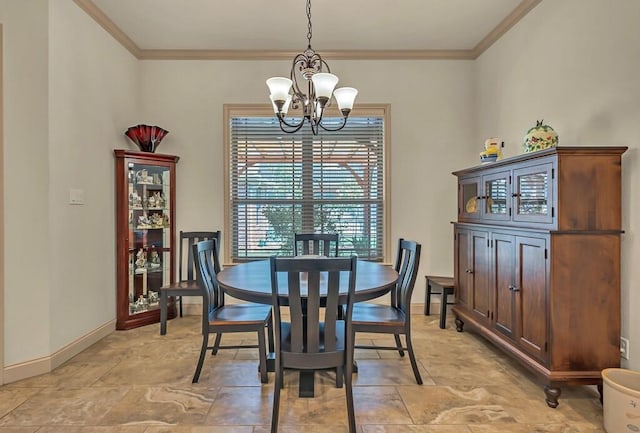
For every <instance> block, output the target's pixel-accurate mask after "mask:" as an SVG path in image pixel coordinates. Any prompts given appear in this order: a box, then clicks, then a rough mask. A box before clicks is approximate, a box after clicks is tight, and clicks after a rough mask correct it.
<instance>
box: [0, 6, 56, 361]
mask: <svg viewBox="0 0 640 433" xmlns="http://www.w3.org/2000/svg"><path fill="white" fill-rule="evenodd" d="M48 13H49V9H48V1H47V0H33V1H28V2H22V1H13V0H2V1H0V21H2V26H3V29H4V38H3V39H4V41H3V43H4V48H3V49H4V62H3V66H4V70H3V76H4V134H5V136H4V180H3V181H4V200H5V203H4V212H5V214H4V223H5V228H4V230H5V238H4V239H5V246H4V247H5V281H4V285H5V286H4V305H3V308H4V314H5V319H4V320H5V323H4V344H5V351H4V357H5V365H10V364H12V363H15V362H18V361H22V360H29V359H34V358H39V357H42V356H45V355H49V354H50V353H51V352H50V334H49V333H48V332H47V326H48V324H49V321H50V310H49V304H50V285H49V277H50V269H51V267H50V264H49V208H48V179H49V165H48V159H49V147H48V128H49V113H48V105H47V92H48V73H49V70H48V61H47V55H48V54H47V50H48V42H47V37H48V29H49V25H48ZM43 324H44V325H45V326H44V327H43Z"/></svg>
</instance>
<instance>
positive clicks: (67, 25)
mask: <svg viewBox="0 0 640 433" xmlns="http://www.w3.org/2000/svg"><path fill="white" fill-rule="evenodd" d="M0 21H2V24H3V29H4V56H5V59H4V88H5V101H4V109H5V111H4V116H5V123H4V124H5V142H4V151H5V154H4V173H5V178H4V188H5V205H4V209H5V228H4V230H5V281H4V284H5V287H4V291H5V297H4V305H3V308H4V310H5V323H4V335H5V359H4V365H5V367H7V366H12V365H15V364H19V363H22V362H28V361H33V360H37V359H39V358H44V357H48V356H50V355H51V354H53V353H55V352H56V351H57V350H59V349H61V348H62V347H64V346H65V345H67V344H69V343H72V342H73V341H74V340H76V339H78V338H80V337H82V336H84V335H86V334H87V333H89V332H91V331H93V330H95V329H97V328H99V327H100V326H102V325H104V324H105V323H107V322H110V321H112V320H113V319H114V318H115V244H114V232H115V215H114V175H113V171H114V169H113V167H114V162H113V159H114V158H113V150H112V149H113V148H116V147H121V146H122V143H123V142H124V140H126V139H125V138H124V136H123V135H122V134H123V132H124V130H125V129H126V128H125V125H127V123H128V122H129V121H130V120H131V119H132V117H133V113H136V112H138V105H139V103H140V102H139V99H138V98H137V97H136V92H137V91H138V88H137V84H138V82H137V79H138V70H137V69H138V62H137V61H136V60H135V59H134V58H133V57H132V56H131V55H130V54H129V53H128V52H127V51H126V50H125V49H124V48H122V47H121V46H120V45H119V44H118V43H117V42H116V41H114V40H113V38H112V37H111V36H109V35H108V34H107V33H106V32H105V31H104V30H102V28H100V27H99V26H97V25H96V23H95V22H94V21H93V20H92V19H91V18H89V17H88V16H87V15H86V14H85V13H84V12H82V11H81V10H80V9H79V8H78V7H77V6H76V5H75V4H73V2H71V1H59V0H29V1H16V0H0ZM70 187H74V188H81V189H84V190H85V197H86V205H84V206H70V205H68V201H69V188H70Z"/></svg>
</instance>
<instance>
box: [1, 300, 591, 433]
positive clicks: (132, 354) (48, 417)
mask: <svg viewBox="0 0 640 433" xmlns="http://www.w3.org/2000/svg"><path fill="white" fill-rule="evenodd" d="M415 310H416V311H415V312H414V313H417V312H419V311H421V309H419V308H415ZM412 318H413V326H412V327H413V330H414V333H415V335H414V346H415V348H416V351H417V358H418V362H419V364H420V369H421V373H422V377H423V380H424V385H422V386H419V385H416V383H415V381H414V378H413V374H412V372H411V366H410V364H409V360H408V359H407V357H404V358H400V357H399V356H398V354H397V353H396V352H391V351H380V352H379V353H378V352H376V351H371V350H362V351H357V352H356V359H357V360H358V366H359V373H358V374H357V376H356V377H355V378H354V386H355V387H354V400H355V411H356V420H357V425H358V431H359V432H361V433H387V432H393V433H495V432H510V433H525V432H537V433H542V432H550V433H581V432H604V429H603V427H602V422H603V421H602V405H601V404H600V402H599V399H598V393H597V391H596V390H595V387H591V386H590V387H585V386H583V387H567V388H564V389H563V395H562V397H561V398H560V405H559V406H558V408H557V409H550V408H548V407H547V405H546V404H545V402H544V393H543V392H542V385H541V384H540V383H537V382H536V380H535V378H534V377H532V376H531V375H530V374H529V373H527V372H526V371H525V370H524V369H523V368H521V367H520V366H518V365H517V364H515V363H514V362H512V361H511V360H510V359H509V358H507V357H505V356H504V355H503V354H502V353H500V352H499V351H497V350H496V349H494V348H493V347H492V346H491V345H489V344H488V343H486V342H485V341H484V340H483V339H482V338H480V337H479V336H477V335H475V334H473V333H472V332H464V333H458V332H456V331H455V329H454V327H453V324H452V318H451V317H448V319H449V320H448V322H449V323H448V325H447V329H445V330H441V329H439V328H438V316H437V315H434V316H429V317H426V316H423V315H421V314H414V315H413V316H412ZM199 320H200V319H199V318H197V317H194V316H191V317H184V318H181V319H174V320H171V321H170V322H169V324H168V332H167V335H165V336H160V335H159V325H157V324H156V325H150V326H146V327H143V328H138V329H134V330H131V331H117V332H114V333H113V334H111V335H109V336H108V337H106V338H104V339H103V340H102V341H100V342H98V343H96V344H95V345H93V346H92V347H90V348H89V349H87V350H85V351H84V352H82V353H81V354H79V355H77V356H76V357H75V358H73V359H71V360H70V361H68V362H67V363H65V364H64V365H62V366H61V367H59V368H57V369H56V370H54V371H53V372H51V373H49V374H45V375H42V376H38V377H34V378H30V379H26V380H22V381H20V382H15V383H12V384H8V385H5V386H3V387H0V433H8V432H11V433H31V432H38V433H52V432H65V433H89V432H91V433H94V432H96V433H103V432H104V433H107V432H117V433H161V432H178V433H200V432H219V433H265V432H268V431H269V425H270V420H271V401H272V400H271V399H272V393H273V375H272V374H270V377H269V383H268V384H265V385H262V384H261V383H260V380H259V376H258V372H257V363H256V358H257V350H251V349H243V350H224V351H221V352H219V354H218V355H217V356H210V355H209V356H207V359H206V361H205V364H204V368H203V371H202V375H201V377H200V383H198V384H195V385H193V384H191V377H192V374H193V370H194V368H195V365H196V361H197V356H198V353H199V348H200V342H201V339H200V335H199V330H200V321H199ZM387 338H388V337H387V336H375V335H372V334H369V335H361V336H359V340H360V341H363V340H366V341H368V343H372V342H373V343H374V344H375V343H376V342H377V343H379V344H381V343H385V342H384V341H382V339H385V340H387ZM237 339H243V340H246V341H247V342H249V341H251V340H253V337H252V336H251V335H249V334H237V335H236V336H233V335H232V334H230V335H227V336H225V337H224V338H223V342H224V343H227V344H229V343H230V342H231V341H233V340H237ZM391 341H392V339H388V340H387V341H386V343H391ZM333 380H334V378H333V377H332V375H331V374H330V373H322V374H317V375H316V397H315V398H312V399H308V398H298V396H297V378H296V375H295V374H294V372H290V373H287V376H286V378H285V389H284V390H283V393H282V401H281V405H280V408H281V412H280V430H279V431H280V432H282V433H298V432H304V433H346V432H347V427H346V418H347V417H346V411H345V398H344V389H337V388H335V387H334V382H333Z"/></svg>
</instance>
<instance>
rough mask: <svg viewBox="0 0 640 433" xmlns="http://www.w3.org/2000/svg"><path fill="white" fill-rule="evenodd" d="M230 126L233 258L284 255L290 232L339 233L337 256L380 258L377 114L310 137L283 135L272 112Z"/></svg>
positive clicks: (380, 131)
mask: <svg viewBox="0 0 640 433" xmlns="http://www.w3.org/2000/svg"><path fill="white" fill-rule="evenodd" d="M294 120H295V121H299V119H294ZM327 120H329V121H331V122H333V123H334V125H338V122H340V120H339V119H337V118H331V119H325V121H327ZM229 123H230V125H229V128H230V129H229V134H228V137H229V143H228V146H229V149H228V150H229V151H228V152H227V155H228V158H229V161H228V167H229V169H228V173H227V175H228V180H227V181H228V182H229V185H228V191H229V194H230V197H229V213H230V221H229V222H230V226H231V227H230V228H231V237H230V239H229V241H230V245H229V246H230V250H231V251H230V259H231V260H232V261H235V262H237V261H247V260H252V259H257V258H265V257H269V256H272V255H286V256H290V255H292V254H293V234H294V233H296V232H297V233H320V232H322V233H338V234H339V235H340V243H339V250H340V254H341V255H351V254H357V255H358V256H359V257H360V258H363V259H366V260H373V261H383V260H384V227H385V221H384V216H385V212H384V210H385V209H384V207H385V203H384V199H385V194H384V173H385V170H384V164H385V161H384V155H385V152H384V146H385V143H384V117H383V116H370V117H350V118H349V122H348V124H347V126H346V127H345V128H344V129H342V130H341V131H339V132H333V133H332V132H322V133H320V134H319V135H316V136H314V135H312V134H311V131H310V130H309V128H308V126H307V125H305V127H303V128H302V129H301V130H300V131H298V132H297V133H295V134H285V133H283V132H282V131H281V130H280V127H279V126H278V122H277V119H275V118H274V117H273V116H269V117H240V116H231V117H230V118H229Z"/></svg>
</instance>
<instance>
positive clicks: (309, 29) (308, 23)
mask: <svg viewBox="0 0 640 433" xmlns="http://www.w3.org/2000/svg"><path fill="white" fill-rule="evenodd" d="M307 28H308V31H307V40H308V41H309V48H311V0H307Z"/></svg>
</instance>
